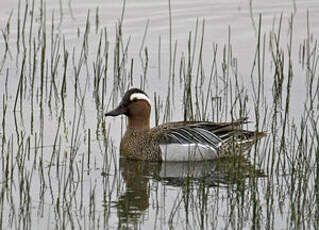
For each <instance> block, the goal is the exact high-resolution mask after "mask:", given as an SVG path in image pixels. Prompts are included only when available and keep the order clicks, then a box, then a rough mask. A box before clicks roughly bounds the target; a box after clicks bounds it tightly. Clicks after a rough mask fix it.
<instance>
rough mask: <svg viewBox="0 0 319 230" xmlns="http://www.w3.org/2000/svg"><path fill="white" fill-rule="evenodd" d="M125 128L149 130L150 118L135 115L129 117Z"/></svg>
mask: <svg viewBox="0 0 319 230" xmlns="http://www.w3.org/2000/svg"><path fill="white" fill-rule="evenodd" d="M127 128H128V129H131V130H149V129H150V118H149V117H135V118H131V117H129V118H128V126H127Z"/></svg>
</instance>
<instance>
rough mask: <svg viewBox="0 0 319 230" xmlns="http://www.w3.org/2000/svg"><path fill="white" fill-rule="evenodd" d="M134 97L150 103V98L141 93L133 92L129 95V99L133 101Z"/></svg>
mask: <svg viewBox="0 0 319 230" xmlns="http://www.w3.org/2000/svg"><path fill="white" fill-rule="evenodd" d="M134 99H137V100H145V101H147V102H148V104H149V105H151V101H150V99H149V98H148V97H147V96H146V95H145V94H143V93H133V94H132V95H131V96H130V101H133V100H134Z"/></svg>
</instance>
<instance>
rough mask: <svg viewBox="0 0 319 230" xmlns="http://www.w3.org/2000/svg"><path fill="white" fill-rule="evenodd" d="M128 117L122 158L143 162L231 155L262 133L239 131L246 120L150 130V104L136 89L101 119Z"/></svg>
mask: <svg viewBox="0 0 319 230" xmlns="http://www.w3.org/2000/svg"><path fill="white" fill-rule="evenodd" d="M121 114H124V115H126V116H127V117H128V126H127V130H126V132H125V134H124V136H123V137H122V140H121V144H120V153H121V156H122V157H125V158H129V159H136V160H146V161H200V160H213V159H216V158H217V157H225V156H227V155H235V154H239V153H240V152H244V151H246V150H248V149H250V148H251V146H252V145H253V144H254V143H256V141H257V140H258V139H260V138H262V137H264V136H265V135H266V133H265V132H255V131H248V130H243V129H241V128H240V126H241V125H242V124H245V123H247V118H243V119H239V120H235V121H232V122H222V123H215V122H207V121H179V122H170V123H166V124H162V125H159V126H157V127H154V128H150V114H151V102H150V99H149V97H148V96H147V94H146V93H145V92H144V91H142V90H140V89H136V88H133V89H130V90H128V91H127V92H126V93H125V95H124V97H123V99H122V101H121V102H120V104H119V106H118V107H117V108H115V109H114V110H112V111H110V112H107V113H106V114H105V116H118V115H121Z"/></svg>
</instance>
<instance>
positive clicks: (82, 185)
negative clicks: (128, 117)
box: [0, 0, 319, 229]
mask: <svg viewBox="0 0 319 230" xmlns="http://www.w3.org/2000/svg"><path fill="white" fill-rule="evenodd" d="M33 3H34V4H33ZM318 14H319V3H317V1H291V0H287V1H281V2H280V3H278V2H277V1H257V0H255V1H248V0H243V1H228V2H225V1H208V0H202V1H194V0H192V1H191V0H182V1H173V0H171V2H170V7H169V1H168V0H161V1H152V2H150V1H126V2H123V1H121V2H119V1H107V2H105V1H90V2H88V1H75V0H74V1H69V2H63V3H62V2H61V1H42V2H41V1H34V2H33V1H20V3H19V2H18V1H17V2H15V1H7V0H4V1H1V2H0V26H1V36H2V37H1V40H0V96H1V99H0V101H1V103H0V106H1V110H0V111H1V113H0V121H1V128H0V138H1V157H0V169H1V173H0V176H1V177H0V178H1V179H0V188H1V189H0V210H1V212H0V229H40V228H41V229H42V228H47V229H79V228H82V229H117V228H124V229H126V228H128V229H134V228H137V229H152V228H153V229H168V228H173V229H199V228H203V229H251V228H253V229H318V227H319V223H318V219H319V216H318V215H319V207H318V204H319V200H318V199H319V188H318V184H319V183H318V182H319V181H318V180H319V171H318V165H319V149H318V142H319V132H318V127H319V125H318V119H319V118H318V117H319V115H318V110H319V89H318V88H319V81H318V70H317V62H318V50H317V49H318V48H317V46H318V45H317V38H318V34H319V21H318V18H319V17H318V16H319V15H318ZM132 86H134V87H141V88H143V89H145V91H146V92H147V93H148V95H149V96H150V98H151V99H152V102H153V107H152V120H151V123H152V125H156V124H157V123H162V122H165V121H168V120H183V119H188V120H190V119H203V120H213V121H225V120H228V121H229V120H231V119H235V118H239V117H241V116H249V118H250V120H251V121H252V123H250V124H248V125H247V127H246V128H249V129H258V130H265V131H267V132H268V136H267V137H266V138H264V139H262V140H261V141H260V142H259V143H258V145H257V146H256V148H253V149H252V150H251V151H250V152H249V153H246V156H245V159H242V158H240V159H227V160H225V159H221V160H219V161H213V162H201V163H191V164H189V163H162V164H159V163H143V162H132V161H129V162H127V161H123V160H121V161H120V159H119V143H120V139H121V135H122V134H123V132H124V130H125V126H126V121H125V119H124V118H117V119H111V118H107V119H105V117H104V116H103V113H104V112H105V111H107V110H109V109H111V108H113V107H114V106H115V105H117V103H118V102H119V100H120V99H121V96H122V95H123V93H124V92H125V91H126V89H127V88H128V87H132Z"/></svg>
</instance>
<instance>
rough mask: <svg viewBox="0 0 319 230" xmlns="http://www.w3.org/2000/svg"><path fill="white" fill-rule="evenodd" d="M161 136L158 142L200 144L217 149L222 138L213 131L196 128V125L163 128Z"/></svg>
mask: <svg viewBox="0 0 319 230" xmlns="http://www.w3.org/2000/svg"><path fill="white" fill-rule="evenodd" d="M163 134H164V135H163V138H161V140H160V144H173V143H178V144H194V143H197V144H202V145H206V146H210V147H212V148H214V149H218V148H219V147H220V146H221V145H222V143H223V140H222V139H221V138H220V137H218V136H217V135H215V134H214V133H212V132H210V131H208V130H205V129H202V128H198V127H196V128H195V127H193V128H189V127H183V128H174V129H168V130H165V132H164V133H163Z"/></svg>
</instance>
